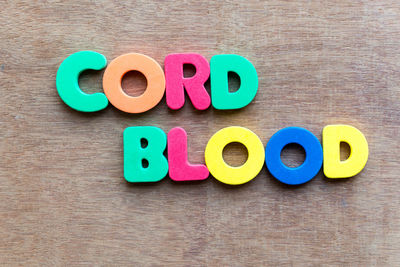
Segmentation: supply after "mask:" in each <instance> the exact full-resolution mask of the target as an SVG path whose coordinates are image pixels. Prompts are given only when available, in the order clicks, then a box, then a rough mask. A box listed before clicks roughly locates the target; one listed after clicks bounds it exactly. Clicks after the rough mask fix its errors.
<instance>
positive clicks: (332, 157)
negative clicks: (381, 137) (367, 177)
mask: <svg viewBox="0 0 400 267" xmlns="http://www.w3.org/2000/svg"><path fill="white" fill-rule="evenodd" d="M340 142H345V143H347V144H348V145H349V146H350V156H349V158H348V159H347V160H344V161H341V160H340ZM322 144H323V153H324V174H325V176H326V177H328V178H349V177H352V176H354V175H356V174H358V173H359V172H360V171H361V170H362V169H363V168H364V166H365V164H366V163H367V160H368V143H367V140H366V139H365V136H364V135H363V134H362V132H360V131H359V130H358V129H356V128H354V127H353V126H350V125H328V126H325V128H324V129H323V131H322Z"/></svg>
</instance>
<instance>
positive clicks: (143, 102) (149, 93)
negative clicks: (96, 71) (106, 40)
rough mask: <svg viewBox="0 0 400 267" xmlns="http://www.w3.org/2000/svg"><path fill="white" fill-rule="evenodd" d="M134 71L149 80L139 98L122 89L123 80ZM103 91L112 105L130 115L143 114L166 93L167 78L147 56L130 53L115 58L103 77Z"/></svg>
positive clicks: (158, 66)
mask: <svg viewBox="0 0 400 267" xmlns="http://www.w3.org/2000/svg"><path fill="white" fill-rule="evenodd" d="M132 70H136V71H139V72H141V73H142V74H143V75H144V76H145V77H146V79H147V88H146V90H145V91H144V93H143V94H142V95H140V96H138V97H133V96H129V95H127V94H126V93H125V92H124V91H123V90H122V87H121V82H122V78H123V77H124V75H125V74H126V73H127V72H129V71H132ZM103 90H104V93H105V94H106V96H107V98H108V100H109V101H110V102H111V104H112V105H113V106H114V107H116V108H117V109H119V110H122V111H124V112H128V113H142V112H145V111H147V110H149V109H151V108H153V107H155V106H156V105H157V104H158V103H159V102H160V101H161V99H162V97H163V95H164V92H165V76H164V71H163V70H162V68H161V67H160V65H159V64H158V63H157V62H156V61H155V60H154V59H152V58H151V57H148V56H146V55H142V54H137V53H130V54H125V55H121V56H119V57H117V58H115V59H114V60H113V61H111V63H110V64H109V65H108V66H107V68H106V70H105V72H104V76H103Z"/></svg>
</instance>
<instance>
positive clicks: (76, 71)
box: [56, 51, 108, 112]
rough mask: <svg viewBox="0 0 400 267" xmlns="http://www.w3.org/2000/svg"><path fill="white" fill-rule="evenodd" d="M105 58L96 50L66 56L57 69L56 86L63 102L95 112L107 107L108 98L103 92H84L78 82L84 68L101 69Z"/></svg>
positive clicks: (104, 64)
mask: <svg viewBox="0 0 400 267" xmlns="http://www.w3.org/2000/svg"><path fill="white" fill-rule="evenodd" d="M106 65H107V59H106V58H105V57H104V56H103V55H102V54H99V53H97V52H93V51H80V52H77V53H75V54H72V55H70V56H69V57H67V58H66V59H65V60H64V61H63V62H62V63H61V65H60V67H59V68H58V71H57V78H56V86H57V91H58V94H59V95H60V97H61V99H62V100H63V101H64V103H65V104H67V105H68V106H70V107H71V108H73V109H75V110H78V111H82V112H95V111H99V110H102V109H104V108H106V107H107V105H108V100H107V97H106V96H105V95H104V94H103V93H94V94H86V93H84V92H83V91H82V90H81V89H80V88H79V84H78V79H79V75H80V74H81V73H82V72H83V71H84V70H89V69H91V70H101V69H103V68H104V67H105V66H106Z"/></svg>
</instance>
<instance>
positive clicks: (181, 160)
mask: <svg viewBox="0 0 400 267" xmlns="http://www.w3.org/2000/svg"><path fill="white" fill-rule="evenodd" d="M168 164H169V177H171V179H172V180H174V181H195V180H204V179H206V178H207V177H208V175H209V172H208V169H207V167H206V166H205V165H203V164H199V165H192V164H190V163H189V162H188V159H187V134H186V132H185V130H184V129H182V128H179V127H177V128H173V129H171V130H170V131H169V133H168Z"/></svg>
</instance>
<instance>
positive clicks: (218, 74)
mask: <svg viewBox="0 0 400 267" xmlns="http://www.w3.org/2000/svg"><path fill="white" fill-rule="evenodd" d="M210 68H211V74H210V81H211V101H212V105H213V106H214V108H216V109H240V108H243V107H245V106H247V105H248V104H249V103H250V102H251V101H252V100H253V98H254V97H255V96H256V93H257V89H258V77H257V72H256V69H255V68H254V66H253V64H251V62H250V61H248V60H247V59H246V58H244V57H242V56H238V55H216V56H213V57H212V58H211V61H210ZM228 72H235V73H236V74H237V75H238V76H239V77H240V87H239V89H238V90H237V91H236V92H232V93H231V92H229V86H228Z"/></svg>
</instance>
